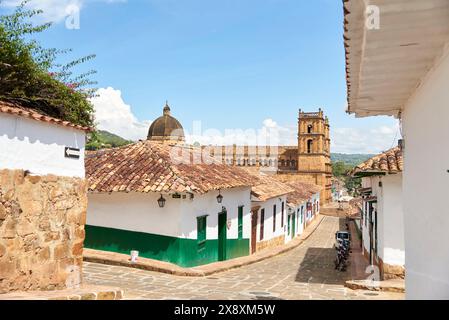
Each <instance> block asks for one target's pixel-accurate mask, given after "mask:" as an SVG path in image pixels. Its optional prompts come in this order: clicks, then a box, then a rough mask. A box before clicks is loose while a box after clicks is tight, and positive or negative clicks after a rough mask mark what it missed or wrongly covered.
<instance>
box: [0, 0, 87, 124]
mask: <svg viewBox="0 0 449 320" xmlns="http://www.w3.org/2000/svg"><path fill="white" fill-rule="evenodd" d="M0 2H1V0H0ZM28 2H29V0H25V1H23V2H22V3H21V4H20V5H19V6H18V7H17V8H16V10H15V11H14V12H13V13H12V14H5V15H0V99H1V100H3V101H9V102H13V103H18V104H20V105H22V106H25V107H28V108H31V109H35V110H37V111H39V112H41V113H45V114H47V115H49V116H52V117H56V118H59V119H63V120H66V121H70V122H72V123H75V124H79V125H83V126H93V106H92V104H91V103H90V102H89V99H88V98H90V97H92V96H93V94H94V92H95V89H93V88H90V86H91V85H93V84H95V82H93V81H91V80H90V79H89V77H90V76H91V75H92V74H94V73H95V71H94V70H91V71H88V72H86V73H83V74H81V75H75V74H74V73H73V71H72V70H73V68H74V67H75V66H78V65H79V64H82V63H84V62H87V61H89V60H91V59H92V58H94V57H95V56H94V55H88V56H85V57H82V58H79V59H75V60H73V61H71V62H69V63H67V64H64V65H61V64H58V63H57V59H58V57H60V55H63V54H67V53H69V52H70V51H71V50H57V49H53V48H52V49H46V48H43V47H42V46H41V45H40V44H39V43H38V42H37V41H36V40H35V39H32V36H33V35H34V34H37V33H41V32H43V31H45V30H47V29H48V28H49V27H50V26H51V23H46V24H41V25H35V24H33V23H31V22H29V21H30V19H31V18H33V17H35V16H37V15H39V14H41V13H42V11H41V10H28V9H26V4H27V3H28Z"/></svg>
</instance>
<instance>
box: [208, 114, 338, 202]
mask: <svg viewBox="0 0 449 320" xmlns="http://www.w3.org/2000/svg"><path fill="white" fill-rule="evenodd" d="M203 148H207V149H209V152H210V153H211V155H213V156H215V157H219V158H221V159H222V161H223V163H226V164H228V165H234V166H244V167H260V168H262V170H264V171H271V172H272V173H277V175H278V176H279V178H280V179H281V180H282V181H301V182H305V183H309V184H314V185H319V186H321V188H322V192H321V203H327V202H329V201H331V200H332V193H331V187H332V182H331V178H332V166H331V160H330V126H329V120H328V118H327V117H325V116H324V113H323V111H322V110H321V109H319V110H318V112H303V111H301V110H299V118H298V145H297V146H237V145H229V146H218V147H217V146H205V147H203Z"/></svg>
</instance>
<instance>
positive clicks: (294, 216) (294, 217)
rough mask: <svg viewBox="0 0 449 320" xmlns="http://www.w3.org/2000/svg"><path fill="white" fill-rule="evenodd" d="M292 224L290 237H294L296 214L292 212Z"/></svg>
mask: <svg viewBox="0 0 449 320" xmlns="http://www.w3.org/2000/svg"><path fill="white" fill-rule="evenodd" d="M292 220H293V221H292V225H293V227H292V229H293V231H292V239H293V238H294V237H295V235H296V214H295V213H294V214H292Z"/></svg>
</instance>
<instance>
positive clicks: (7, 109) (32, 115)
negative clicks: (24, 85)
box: [0, 101, 92, 131]
mask: <svg viewBox="0 0 449 320" xmlns="http://www.w3.org/2000/svg"><path fill="white" fill-rule="evenodd" d="M0 112H2V113H8V114H13V115H16V116H21V117H25V118H29V119H33V120H37V121H42V122H48V123H53V124H57V125H61V126H64V127H70V128H74V129H78V130H82V131H91V130H92V128H89V127H83V126H80V125H77V124H73V123H71V122H69V121H64V120H61V119H57V118H53V117H50V116H47V115H44V114H41V113H39V112H37V111H35V110H33V109H29V108H25V107H22V106H19V105H17V104H12V103H9V102H5V101H0Z"/></svg>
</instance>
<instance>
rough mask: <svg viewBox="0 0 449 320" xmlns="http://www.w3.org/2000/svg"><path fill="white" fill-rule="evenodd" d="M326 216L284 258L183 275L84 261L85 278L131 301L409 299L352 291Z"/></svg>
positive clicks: (334, 226)
mask: <svg viewBox="0 0 449 320" xmlns="http://www.w3.org/2000/svg"><path fill="white" fill-rule="evenodd" d="M339 224H340V220H339V218H336V217H325V218H324V220H323V222H322V223H321V225H320V226H319V227H318V229H317V230H316V231H315V232H314V233H313V234H312V235H311V236H310V237H309V238H308V239H307V240H306V241H305V242H304V243H303V244H302V245H300V246H298V247H297V248H295V249H293V250H291V251H289V252H287V253H284V254H281V255H279V256H276V257H273V258H270V259H267V260H265V261H262V262H258V263H255V264H252V265H248V266H244V267H241V268H237V269H233V270H230V271H226V272H222V273H217V274H215V275H212V276H208V277H197V278H192V277H180V276H173V275H169V274H162V273H157V272H151V271H144V270H139V269H133V268H128V267H119V266H108V265H102V264H97V263H88V262H86V263H85V264H84V281H85V282H87V283H89V284H97V285H107V286H117V287H121V288H122V289H123V290H124V291H125V298H126V299H242V300H245V299H295V300H302V299H404V294H402V293H390V292H372V291H363V290H355V291H354V290H350V289H347V288H345V287H344V281H345V280H348V279H349V278H350V276H349V274H348V273H342V272H338V271H336V270H334V268H333V260H334V257H335V250H334V249H333V244H334V233H335V231H336V230H338V229H340V225H339Z"/></svg>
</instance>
